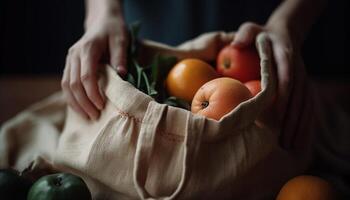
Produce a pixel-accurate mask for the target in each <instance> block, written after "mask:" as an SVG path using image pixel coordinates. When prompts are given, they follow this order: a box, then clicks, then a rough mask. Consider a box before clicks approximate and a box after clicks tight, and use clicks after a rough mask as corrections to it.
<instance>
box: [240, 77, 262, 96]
mask: <svg viewBox="0 0 350 200" xmlns="http://www.w3.org/2000/svg"><path fill="white" fill-rule="evenodd" d="M244 85H245V86H246V87H247V88H248V89H249V91H250V92H251V93H252V94H253V96H255V95H257V94H258V93H259V92H260V91H261V83H260V81H259V80H253V81H248V82H246V83H244Z"/></svg>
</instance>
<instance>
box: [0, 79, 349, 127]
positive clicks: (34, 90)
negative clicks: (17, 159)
mask: <svg viewBox="0 0 350 200" xmlns="http://www.w3.org/2000/svg"><path fill="white" fill-rule="evenodd" d="M60 80H61V76H0V125H1V124H2V123H3V122H4V121H6V120H8V119H10V118H11V117H14V116H15V115H16V114H17V113H18V112H20V111H22V110H23V109H25V108H26V107H28V106H29V105H31V104H33V103H35V102H37V101H40V100H41V99H43V98H45V97H47V96H49V95H50V94H52V93H54V92H56V91H59V90H60V89H61V86H60ZM316 82H317V85H318V87H319V88H322V91H323V92H324V93H323V95H322V96H321V97H320V98H329V99H330V100H332V101H335V103H337V104H342V105H344V107H343V108H344V109H346V110H348V111H349V112H350V103H349V102H350V81H341V82H339V81H338V82H337V81H325V80H316Z"/></svg>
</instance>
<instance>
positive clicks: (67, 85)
mask: <svg viewBox="0 0 350 200" xmlns="http://www.w3.org/2000/svg"><path fill="white" fill-rule="evenodd" d="M61 87H62V89H69V88H70V86H69V82H68V81H67V80H65V79H63V80H62V81H61Z"/></svg>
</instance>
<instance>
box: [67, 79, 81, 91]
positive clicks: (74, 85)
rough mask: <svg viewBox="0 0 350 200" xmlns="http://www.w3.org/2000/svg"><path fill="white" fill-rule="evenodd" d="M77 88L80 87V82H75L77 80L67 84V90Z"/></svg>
mask: <svg viewBox="0 0 350 200" xmlns="http://www.w3.org/2000/svg"><path fill="white" fill-rule="evenodd" d="M79 87H80V82H79V81H77V80H74V81H71V82H70V83H69V88H70V89H72V90H78V89H79Z"/></svg>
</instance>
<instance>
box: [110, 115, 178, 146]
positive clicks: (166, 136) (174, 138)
mask: <svg viewBox="0 0 350 200" xmlns="http://www.w3.org/2000/svg"><path fill="white" fill-rule="evenodd" d="M116 110H117V112H118V114H120V115H121V116H123V117H127V118H130V119H132V120H134V121H135V122H136V123H139V124H147V123H146V122H143V121H142V120H141V119H140V118H137V117H135V116H133V115H131V114H130V113H128V112H125V111H123V110H121V109H119V108H116ZM156 133H157V134H160V135H161V136H163V138H164V139H167V140H169V141H171V142H176V143H178V142H182V141H183V139H184V136H182V135H178V134H174V133H170V132H164V131H160V130H157V131H156Z"/></svg>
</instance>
